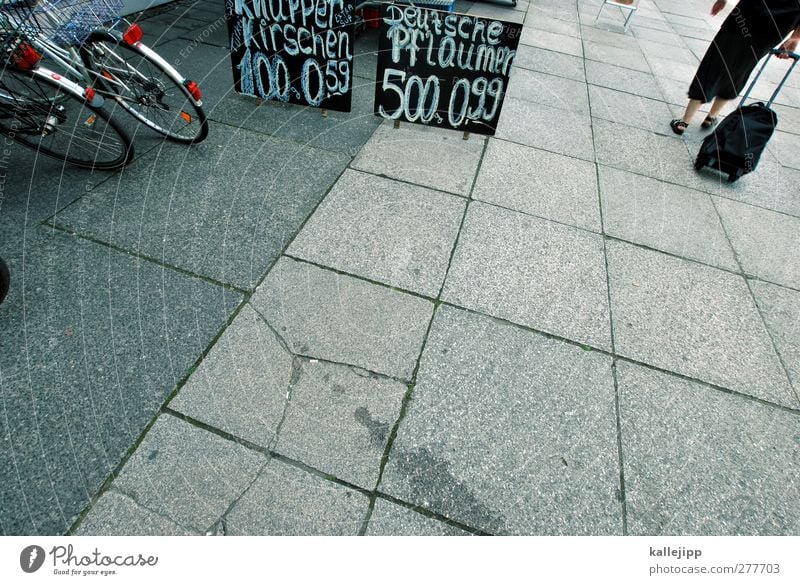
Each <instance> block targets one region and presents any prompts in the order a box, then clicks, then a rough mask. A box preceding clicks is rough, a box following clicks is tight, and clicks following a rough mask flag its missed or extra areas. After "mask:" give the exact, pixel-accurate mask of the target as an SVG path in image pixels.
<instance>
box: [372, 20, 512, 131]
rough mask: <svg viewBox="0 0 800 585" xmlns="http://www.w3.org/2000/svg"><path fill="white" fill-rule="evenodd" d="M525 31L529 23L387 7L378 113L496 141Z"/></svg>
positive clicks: (378, 81)
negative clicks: (507, 90) (503, 107)
mask: <svg viewBox="0 0 800 585" xmlns="http://www.w3.org/2000/svg"><path fill="white" fill-rule="evenodd" d="M521 32H522V25H521V24H514V23H509V22H503V21H499V20H491V19H485V18H480V17H475V16H467V15H465V14H453V13H449V12H444V11H441V10H433V9H429V8H422V7H418V6H408V5H400V4H389V5H384V6H383V7H382V8H381V28H380V45H379V49H380V51H379V53H378V76H377V78H376V85H375V113H376V114H378V115H380V116H383V117H384V118H388V119H390V120H404V121H406V122H415V123H418V124H426V125H428V126H439V127H442V128H451V129H454V130H463V131H465V132H475V133H478V134H489V135H493V134H494V133H495V130H496V129H497V121H498V120H499V119H500V110H501V108H502V106H503V98H504V97H505V93H506V87H507V86H508V74H509V71H510V69H511V64H512V62H513V61H514V57H515V56H516V54H517V45H518V44H519V36H520V33H521Z"/></svg>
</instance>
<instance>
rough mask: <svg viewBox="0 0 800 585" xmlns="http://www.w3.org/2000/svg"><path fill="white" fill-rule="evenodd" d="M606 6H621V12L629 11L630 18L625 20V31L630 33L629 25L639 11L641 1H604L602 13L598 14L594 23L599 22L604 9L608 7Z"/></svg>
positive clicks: (601, 8)
mask: <svg viewBox="0 0 800 585" xmlns="http://www.w3.org/2000/svg"><path fill="white" fill-rule="evenodd" d="M606 4H611V5H612V6H619V9H620V12H622V11H623V10H627V11H628V17H627V18H626V19H625V26H624V28H623V30H624V31H625V32H628V25H629V24H630V22H631V18H633V15H634V14H635V13H636V11H637V10H638V9H639V0H603V3H602V4H601V5H600V12H598V13H597V16H596V17H595V19H594V21H595V22H597V19H598V18H600V13H602V12H603V8H605V7H606Z"/></svg>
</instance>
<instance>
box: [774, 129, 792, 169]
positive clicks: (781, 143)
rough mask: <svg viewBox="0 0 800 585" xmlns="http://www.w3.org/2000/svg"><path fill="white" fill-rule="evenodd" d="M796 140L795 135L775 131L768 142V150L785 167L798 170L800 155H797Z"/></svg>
mask: <svg viewBox="0 0 800 585" xmlns="http://www.w3.org/2000/svg"><path fill="white" fill-rule="evenodd" d="M797 145H798V138H797V136H796V135H795V134H789V133H788V132H781V131H780V130H778V131H776V132H775V133H774V134H773V135H772V140H770V145H769V149H770V151H771V152H772V154H774V155H775V157H776V158H777V159H778V161H779V162H780V163H781V164H782V165H783V166H785V167H789V168H791V169H796V170H800V155H798V153H797Z"/></svg>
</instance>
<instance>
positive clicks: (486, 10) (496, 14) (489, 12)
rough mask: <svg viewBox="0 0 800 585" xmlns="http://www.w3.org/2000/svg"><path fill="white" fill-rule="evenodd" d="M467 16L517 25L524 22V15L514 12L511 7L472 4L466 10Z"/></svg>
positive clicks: (480, 3)
mask: <svg viewBox="0 0 800 585" xmlns="http://www.w3.org/2000/svg"><path fill="white" fill-rule="evenodd" d="M467 14H469V15H470V16H480V17H482V18H488V19H493V20H501V21H504V22H514V23H517V24H522V22H523V21H524V20H525V13H524V12H520V11H519V10H514V9H513V8H512V7H511V6H502V5H494V4H485V3H483V2H479V3H476V4H473V5H472V6H471V7H470V9H469V10H467Z"/></svg>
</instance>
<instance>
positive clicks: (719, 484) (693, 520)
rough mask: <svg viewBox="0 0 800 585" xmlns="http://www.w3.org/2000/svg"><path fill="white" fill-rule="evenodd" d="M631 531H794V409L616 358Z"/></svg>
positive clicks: (797, 508) (798, 500)
mask: <svg viewBox="0 0 800 585" xmlns="http://www.w3.org/2000/svg"><path fill="white" fill-rule="evenodd" d="M617 379H618V383H619V395H620V418H621V426H622V448H623V452H624V454H625V500H626V503H627V511H628V531H629V533H630V534H634V535H653V536H655V535H693V536H694V535H701V536H702V535H715V536H720V535H767V534H774V535H778V534H783V535H796V534H797V531H798V528H800V482H798V481H797V473H796V467H797V449H798V445H799V443H798V437H800V416H798V415H797V414H794V413H789V412H786V411H783V410H779V409H777V408H773V407H770V406H767V405H763V404H759V403H757V402H755V401H752V400H746V399H743V398H741V397H739V396H733V395H730V394H726V393H723V392H718V391H715V390H712V389H710V388H707V387H705V386H703V385H702V384H699V383H696V382H691V381H688V380H683V379H680V378H677V377H675V376H670V375H667V374H664V373H661V372H656V371H653V370H649V369H647V368H642V367H640V366H637V365H634V364H628V363H625V362H621V363H618V365H617Z"/></svg>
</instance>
